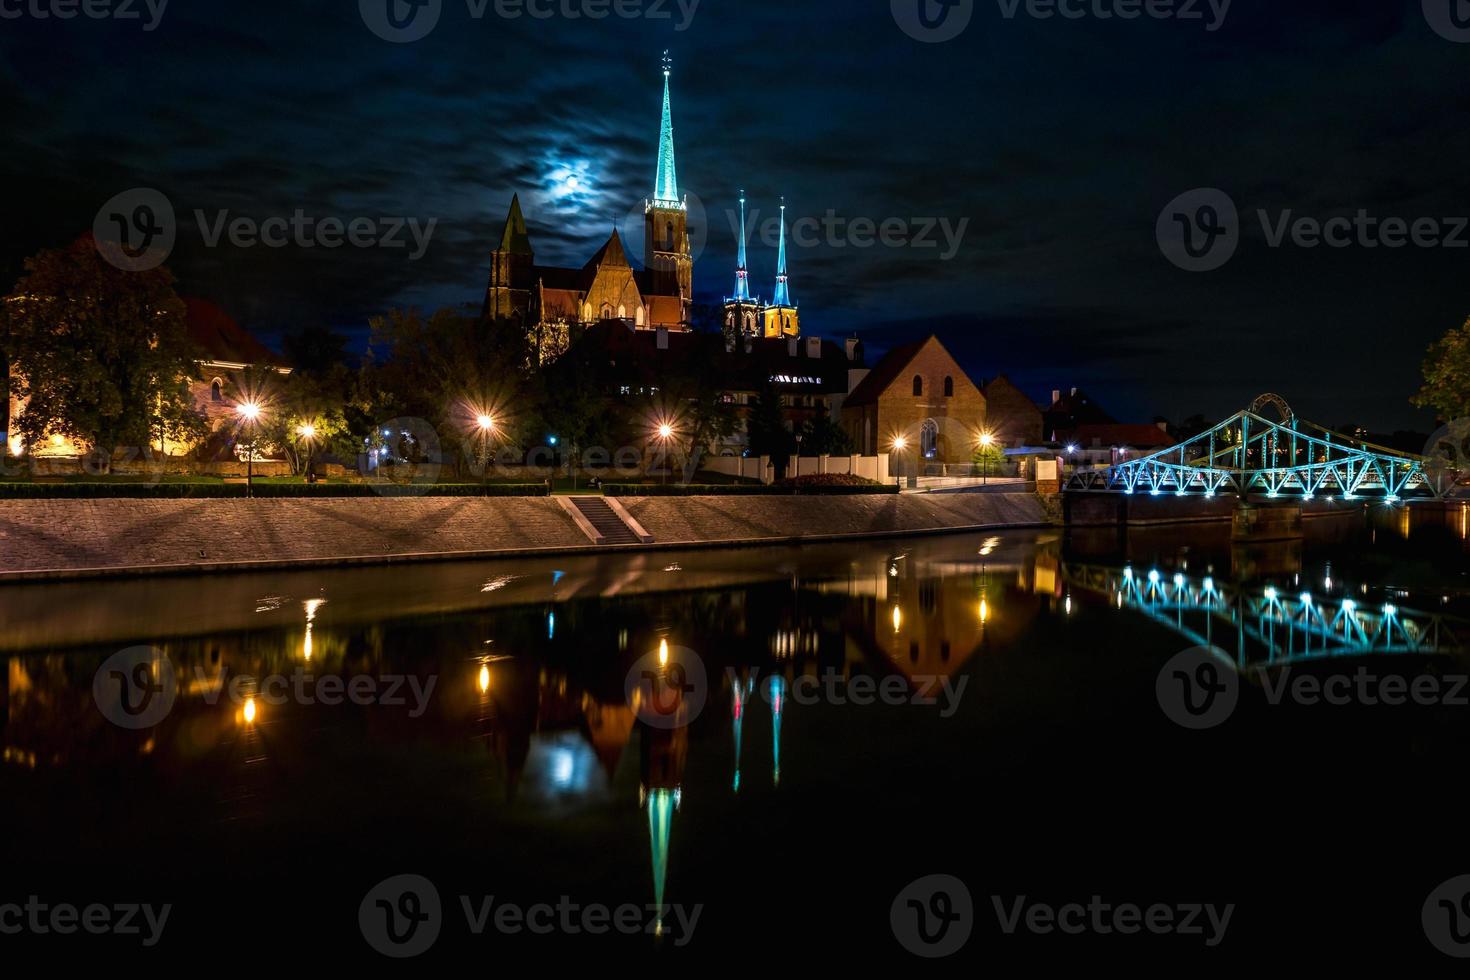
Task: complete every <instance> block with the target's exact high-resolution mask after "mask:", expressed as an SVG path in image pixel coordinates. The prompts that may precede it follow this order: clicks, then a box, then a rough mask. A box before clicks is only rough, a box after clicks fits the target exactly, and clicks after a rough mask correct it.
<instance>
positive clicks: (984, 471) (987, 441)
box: [980, 432, 995, 486]
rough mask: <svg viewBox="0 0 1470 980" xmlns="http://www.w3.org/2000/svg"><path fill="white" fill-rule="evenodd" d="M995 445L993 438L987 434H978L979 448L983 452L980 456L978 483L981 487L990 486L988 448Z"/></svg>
mask: <svg viewBox="0 0 1470 980" xmlns="http://www.w3.org/2000/svg"><path fill="white" fill-rule="evenodd" d="M994 445H995V436H993V435H991V434H990V433H989V432H982V433H980V448H981V449H983V450H985V452H982V453H981V454H980V474H981V476H980V483H981V485H982V486H989V485H990V447H991V446H994Z"/></svg>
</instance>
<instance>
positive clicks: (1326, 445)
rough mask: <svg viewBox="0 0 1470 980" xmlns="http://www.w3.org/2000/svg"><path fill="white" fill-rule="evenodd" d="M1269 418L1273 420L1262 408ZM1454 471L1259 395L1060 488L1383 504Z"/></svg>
mask: <svg viewBox="0 0 1470 980" xmlns="http://www.w3.org/2000/svg"><path fill="white" fill-rule="evenodd" d="M1268 412H1270V413H1272V414H1274V415H1275V416H1276V418H1275V419H1274V420H1273V419H1271V418H1269V417H1268V416H1267V414H1266V413H1268ZM1456 476H1457V474H1456V473H1455V472H1454V471H1453V470H1451V469H1449V468H1448V467H1447V466H1445V465H1436V464H1435V463H1432V462H1431V461H1430V460H1429V459H1426V458H1425V457H1423V456H1414V455H1410V454H1408V453H1402V452H1398V451H1397V450H1393V449H1388V448H1386V447H1383V446H1377V445H1374V444H1372V443H1369V442H1365V441H1363V440H1361V439H1355V438H1353V437H1351V436H1346V435H1343V434H1342V433H1339V432H1334V431H1332V430H1331V429H1328V428H1326V427H1324V426H1320V425H1317V424H1316V423H1313V422H1307V421H1305V420H1303V419H1299V418H1297V416H1296V414H1295V413H1294V412H1293V411H1292V410H1291V407H1290V406H1289V405H1288V404H1287V403H1286V400H1285V399H1283V398H1282V397H1281V396H1280V395H1274V394H1272V395H1262V396H1261V397H1259V398H1257V399H1256V400H1255V402H1253V403H1252V404H1251V406H1250V407H1249V408H1247V409H1245V410H1244V411H1241V412H1237V413H1236V414H1234V415H1232V416H1230V417H1229V418H1228V419H1226V420H1225V421H1223V422H1221V423H1220V424H1219V425H1216V426H1215V427H1214V428H1212V429H1210V430H1209V431H1207V432H1202V433H1200V434H1199V435H1197V436H1194V437H1193V438H1191V439H1188V440H1186V441H1184V442H1182V443H1180V444H1178V445H1176V446H1171V447H1169V448H1168V449H1165V450H1163V451H1161V452H1157V453H1154V454H1152V455H1149V456H1143V457H1140V458H1138V459H1131V460H1127V461H1126V462H1120V463H1115V464H1114V465H1112V466H1109V467H1105V468H1100V469H1084V470H1078V471H1077V472H1075V473H1073V474H1072V475H1071V476H1070V477H1068V479H1067V483H1066V487H1067V490H1069V491H1073V492H1084V493H1085V492H1092V493H1123V494H1135V493H1147V494H1151V495H1153V496H1159V495H1161V494H1173V495H1175V496H1180V497H1185V496H1201V497H1214V496H1216V495H1223V494H1235V495H1236V496H1238V497H1241V498H1246V497H1250V496H1252V495H1260V496H1265V497H1269V498H1277V497H1283V498H1295V499H1298V500H1310V499H1312V498H1313V497H1316V496H1336V497H1340V498H1342V499H1346V500H1353V499H1356V498H1371V499H1377V500H1385V501H1389V502H1393V501H1398V500H1403V499H1407V498H1412V497H1422V498H1430V499H1438V498H1440V497H1442V496H1443V495H1444V494H1445V493H1446V492H1448V491H1449V489H1450V488H1451V487H1452V486H1453V485H1454V478H1455V477H1456Z"/></svg>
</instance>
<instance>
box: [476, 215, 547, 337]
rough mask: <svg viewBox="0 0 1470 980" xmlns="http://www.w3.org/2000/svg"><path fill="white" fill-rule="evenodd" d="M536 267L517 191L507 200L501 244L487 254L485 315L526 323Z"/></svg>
mask: <svg viewBox="0 0 1470 980" xmlns="http://www.w3.org/2000/svg"><path fill="white" fill-rule="evenodd" d="M535 266H536V256H535V253H534V252H533V251H532V249H531V236H530V235H529V234H527V232H526V219H525V217H524V216H523V215H522V214H521V198H520V195H519V194H517V195H515V196H514V197H512V198H511V199H510V214H508V215H506V218H505V230H504V231H503V232H501V234H500V247H499V248H497V249H495V251H493V252H491V253H490V282H489V284H488V286H487V287H486V289H485V309H484V315H485V316H486V317H489V318H491V319H496V320H505V319H514V320H521V321H522V322H525V319H526V315H527V313H528V312H530V306H531V288H532V286H534V285H535V271H534V270H535Z"/></svg>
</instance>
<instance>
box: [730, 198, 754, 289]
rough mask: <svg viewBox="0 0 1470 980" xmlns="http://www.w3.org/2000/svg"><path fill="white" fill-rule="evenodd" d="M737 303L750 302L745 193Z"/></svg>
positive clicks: (741, 212)
mask: <svg viewBox="0 0 1470 980" xmlns="http://www.w3.org/2000/svg"><path fill="white" fill-rule="evenodd" d="M734 300H735V302H737V303H749V302H750V269H749V268H748V267H747V266H746V264H745V191H741V192H740V259H739V263H738V265H737V267H736V269H735V297H734Z"/></svg>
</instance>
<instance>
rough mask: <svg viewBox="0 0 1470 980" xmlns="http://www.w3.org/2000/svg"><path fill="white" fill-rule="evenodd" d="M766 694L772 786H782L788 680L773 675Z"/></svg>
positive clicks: (768, 682)
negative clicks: (769, 707)
mask: <svg viewBox="0 0 1470 980" xmlns="http://www.w3.org/2000/svg"><path fill="white" fill-rule="evenodd" d="M894 608H895V609H897V608H898V607H897V606H895V607H894ZM766 692H767V696H768V699H769V700H770V702H771V785H773V786H780V785H781V712H782V711H783V710H785V708H786V678H784V677H782V676H780V675H779V674H772V675H771V677H770V679H769V680H767V681H766Z"/></svg>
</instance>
